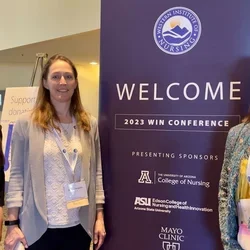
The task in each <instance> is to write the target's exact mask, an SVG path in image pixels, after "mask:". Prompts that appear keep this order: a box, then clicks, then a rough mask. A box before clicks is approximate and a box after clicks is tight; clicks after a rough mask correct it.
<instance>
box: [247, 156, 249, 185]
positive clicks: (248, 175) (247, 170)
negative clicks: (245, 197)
mask: <svg viewBox="0 0 250 250" xmlns="http://www.w3.org/2000/svg"><path fill="white" fill-rule="evenodd" d="M247 179H248V181H249V182H250V155H249V157H248V161H247Z"/></svg>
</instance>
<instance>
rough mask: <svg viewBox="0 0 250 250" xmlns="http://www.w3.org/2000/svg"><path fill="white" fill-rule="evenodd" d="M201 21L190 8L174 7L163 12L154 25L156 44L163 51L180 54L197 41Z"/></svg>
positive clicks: (189, 48)
mask: <svg viewBox="0 0 250 250" xmlns="http://www.w3.org/2000/svg"><path fill="white" fill-rule="evenodd" d="M200 35H201V22H200V19H199V17H198V16H197V15H196V14H195V13H194V12H193V11H192V10H190V9H187V8H184V7H174V8H171V9H168V10H166V11H165V12H163V13H162V14H161V15H160V17H159V18H158V19H157V21H156V23H155V26H154V40H155V43H156V45H157V46H158V47H159V48H160V49H161V50H162V51H163V52H165V53H167V54H170V55H180V54H184V53H186V52H188V51H189V50H191V49H192V48H193V47H194V46H195V45H196V44H197V42H198V41H199V38H200Z"/></svg>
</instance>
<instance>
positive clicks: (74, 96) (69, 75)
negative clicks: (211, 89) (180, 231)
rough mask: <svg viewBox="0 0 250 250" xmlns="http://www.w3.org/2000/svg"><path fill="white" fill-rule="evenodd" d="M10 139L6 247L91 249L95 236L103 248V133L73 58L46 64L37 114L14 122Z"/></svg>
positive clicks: (57, 57) (61, 57)
mask: <svg viewBox="0 0 250 250" xmlns="http://www.w3.org/2000/svg"><path fill="white" fill-rule="evenodd" d="M12 138H13V139H12V149H11V150H12V162H11V173H10V181H9V187H8V193H7V197H6V205H7V207H8V221H7V222H5V224H6V225H7V226H8V229H7V235H6V239H5V250H12V249H14V247H15V246H16V245H17V244H18V243H19V242H22V244H23V245H24V246H25V247H26V248H27V247H28V249H30V250H33V249H36V250H40V249H41V250H44V249H46V250H50V249H51V250H56V249H60V250H64V249H65V250H66V249H67V250H68V249H74V250H78V249H79V250H80V249H81V250H85V249H86V250H87V249H89V246H90V241H91V237H92V236H93V239H94V244H96V249H99V248H100V246H101V245H102V243H103V241H104V237H105V228H104V219H103V210H102V208H103V204H104V192H103V184H102V167H101V159H100V145H99V135H98V128H97V122H96V120H95V119H94V118H93V117H90V116H89V115H88V114H87V113H86V112H85V111H84V109H83V107H82V104H81V100H80V93H79V86H78V79H77V70H76V68H75V66H74V64H73V63H72V62H71V61H70V60H69V59H68V58H66V57H64V56H60V55H55V56H53V57H51V58H50V59H49V60H48V62H47V63H46V65H45V66H44V69H43V72H42V77H41V82H40V86H39V90H38V96H37V100H36V104H35V107H34V110H33V112H32V113H31V114H28V115H24V116H23V117H21V118H20V119H19V120H18V121H17V122H16V124H15V126H14V131H13V135H12ZM18 218H19V220H18ZM19 222H20V223H19ZM18 224H19V225H18Z"/></svg>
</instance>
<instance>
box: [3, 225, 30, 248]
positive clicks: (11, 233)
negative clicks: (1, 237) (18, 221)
mask: <svg viewBox="0 0 250 250" xmlns="http://www.w3.org/2000/svg"><path fill="white" fill-rule="evenodd" d="M18 242H21V243H22V244H23V245H24V247H25V248H28V244H27V241H26V239H25V237H24V234H23V232H22V231H21V230H20V228H19V227H18V226H16V225H15V226H9V227H8V229H7V233H6V237H5V241H4V250H14V249H15V246H16V245H17V243H18Z"/></svg>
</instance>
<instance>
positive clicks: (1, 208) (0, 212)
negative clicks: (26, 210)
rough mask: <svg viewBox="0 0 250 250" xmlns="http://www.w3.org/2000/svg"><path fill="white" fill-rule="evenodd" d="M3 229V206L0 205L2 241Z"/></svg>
mask: <svg viewBox="0 0 250 250" xmlns="http://www.w3.org/2000/svg"><path fill="white" fill-rule="evenodd" d="M2 230H3V207H0V241H1V240H2Z"/></svg>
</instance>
